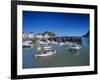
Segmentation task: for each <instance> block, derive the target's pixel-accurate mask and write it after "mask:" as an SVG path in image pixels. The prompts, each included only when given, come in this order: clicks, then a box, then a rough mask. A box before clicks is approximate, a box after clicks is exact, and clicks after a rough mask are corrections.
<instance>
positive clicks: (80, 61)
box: [23, 38, 89, 69]
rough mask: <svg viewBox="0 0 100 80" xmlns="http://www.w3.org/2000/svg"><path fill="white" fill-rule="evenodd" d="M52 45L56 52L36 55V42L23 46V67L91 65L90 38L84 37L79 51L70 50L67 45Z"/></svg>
mask: <svg viewBox="0 0 100 80" xmlns="http://www.w3.org/2000/svg"><path fill="white" fill-rule="evenodd" d="M57 43H58V42H54V43H53V44H52V45H53V46H52V47H53V50H56V54H53V55H50V56H45V57H39V58H38V57H36V56H35V54H36V53H37V50H36V46H37V44H36V43H34V44H33V45H32V46H31V47H24V48H23V68H24V69H26V68H45V67H64V66H86V65H89V42H88V38H82V42H81V44H80V43H79V44H80V45H81V49H80V50H78V51H70V50H69V47H68V46H66V45H61V44H57Z"/></svg>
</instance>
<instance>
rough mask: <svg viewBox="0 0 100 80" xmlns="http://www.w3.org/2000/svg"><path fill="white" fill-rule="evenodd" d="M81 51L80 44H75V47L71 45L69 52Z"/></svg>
mask: <svg viewBox="0 0 100 80" xmlns="http://www.w3.org/2000/svg"><path fill="white" fill-rule="evenodd" d="M80 49H81V46H80V45H78V44H76V43H75V44H74V45H71V46H70V47H69V50H75V51H78V50H80Z"/></svg>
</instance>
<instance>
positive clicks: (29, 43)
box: [22, 41, 32, 47]
mask: <svg viewBox="0 0 100 80" xmlns="http://www.w3.org/2000/svg"><path fill="white" fill-rule="evenodd" d="M31 44H32V41H24V42H23V43H22V46H23V47H31Z"/></svg>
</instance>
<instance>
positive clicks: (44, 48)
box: [35, 43, 56, 57]
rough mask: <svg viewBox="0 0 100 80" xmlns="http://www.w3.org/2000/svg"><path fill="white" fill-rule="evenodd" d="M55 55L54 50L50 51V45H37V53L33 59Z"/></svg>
mask: <svg viewBox="0 0 100 80" xmlns="http://www.w3.org/2000/svg"><path fill="white" fill-rule="evenodd" d="M55 53H56V50H53V49H52V46H51V45H50V44H47V43H45V44H39V43H38V46H37V53H36V54H35V57H45V56H50V55H53V54H55Z"/></svg>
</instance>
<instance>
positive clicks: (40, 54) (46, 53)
mask: <svg viewBox="0 0 100 80" xmlns="http://www.w3.org/2000/svg"><path fill="white" fill-rule="evenodd" d="M55 53H56V50H46V51H45V52H40V53H38V54H35V57H46V56H51V55H53V54H55Z"/></svg>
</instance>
